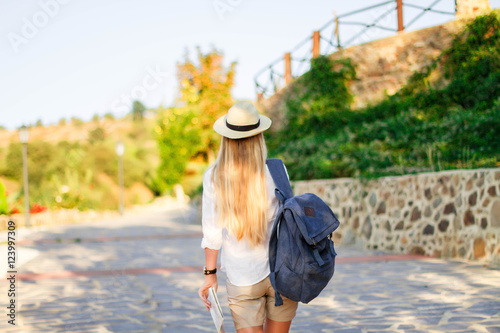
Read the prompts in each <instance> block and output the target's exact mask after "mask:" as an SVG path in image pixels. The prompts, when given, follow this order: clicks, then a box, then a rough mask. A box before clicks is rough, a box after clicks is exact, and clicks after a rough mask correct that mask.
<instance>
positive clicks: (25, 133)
mask: <svg viewBox="0 0 500 333" xmlns="http://www.w3.org/2000/svg"><path fill="white" fill-rule="evenodd" d="M28 137H29V128H28V127H26V126H21V128H19V141H21V143H22V148H23V182H24V220H25V225H26V228H29V227H30V196H29V186H28Z"/></svg>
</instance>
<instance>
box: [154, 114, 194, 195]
mask: <svg viewBox="0 0 500 333" xmlns="http://www.w3.org/2000/svg"><path fill="white" fill-rule="evenodd" d="M159 111H160V112H159V117H158V120H157V126H156V128H155V135H156V139H157V142H158V146H159V149H160V159H161V163H160V166H159V168H158V172H157V174H158V177H159V179H161V180H162V182H163V183H164V184H165V185H166V186H167V187H169V188H170V187H172V186H173V185H174V184H177V183H178V182H179V181H180V180H181V178H182V176H183V175H184V171H185V169H186V165H187V163H188V161H189V159H190V158H191V157H192V156H193V155H194V153H196V152H197V151H199V149H200V147H201V140H200V139H201V131H200V128H199V126H198V123H199V120H198V116H197V114H196V112H193V111H192V110H191V109H189V107H184V108H169V109H160V110H159ZM149 183H150V184H151V186H152V187H153V188H161V187H162V186H161V185H158V184H157V179H155V178H154V177H153V176H150V177H149Z"/></svg>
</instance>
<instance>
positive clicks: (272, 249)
mask: <svg viewBox="0 0 500 333" xmlns="http://www.w3.org/2000/svg"><path fill="white" fill-rule="evenodd" d="M266 164H267V166H268V167H269V172H270V173H271V176H272V177H273V180H274V184H275V185H276V189H275V190H274V193H275V195H276V197H277V198H278V199H279V200H280V201H281V202H282V203H284V202H285V200H286V199H288V198H291V197H293V190H292V186H291V185H290V181H289V180H288V175H287V173H286V169H285V164H283V161H282V160H280V159H278V158H269V159H267V161H266ZM282 218H283V212H281V214H280V216H279V217H278V218H277V219H276V221H275V223H274V226H273V230H272V233H271V239H270V241H269V264H270V267H271V273H270V275H269V278H270V280H271V285H272V286H273V288H274V298H275V303H274V305H275V306H280V305H283V298H282V297H281V295H280V293H279V292H278V291H277V288H276V272H275V271H274V269H275V268H276V267H275V266H276V251H277V245H278V232H279V230H278V229H279V227H280V223H279V221H281V220H282Z"/></svg>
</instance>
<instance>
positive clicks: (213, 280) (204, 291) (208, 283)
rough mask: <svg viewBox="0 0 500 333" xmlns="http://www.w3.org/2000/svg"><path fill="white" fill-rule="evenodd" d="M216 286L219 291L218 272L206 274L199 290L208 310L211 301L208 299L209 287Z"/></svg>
mask: <svg viewBox="0 0 500 333" xmlns="http://www.w3.org/2000/svg"><path fill="white" fill-rule="evenodd" d="M210 287H212V288H214V289H215V291H217V287H218V285H217V274H210V275H205V283H204V284H203V286H201V288H200V289H199V290H198V295H199V296H200V298H201V300H202V301H203V303H205V307H206V308H207V310H210V306H211V304H210V302H209V301H208V288H210Z"/></svg>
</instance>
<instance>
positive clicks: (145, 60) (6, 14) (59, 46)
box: [0, 0, 500, 129]
mask: <svg viewBox="0 0 500 333" xmlns="http://www.w3.org/2000/svg"><path fill="white" fill-rule="evenodd" d="M381 2H384V1H373V0H372V1H369V0H353V1H331V0H330V1H327V0H307V1H306V0H302V1H298V0H288V1H278V0H182V1H181V0H176V1H174V0H85V1H83V0H37V1H32V0H23V1H19V0H0V125H1V126H4V127H6V128H8V129H15V128H18V127H20V126H21V125H23V124H25V125H28V124H34V123H35V122H36V121H37V120H41V121H42V123H43V124H44V125H48V124H54V123H57V122H58V121H59V120H60V119H61V118H66V119H70V118H71V117H77V118H80V119H82V120H85V121H87V120H90V119H91V118H92V116H93V115H95V114H98V115H100V116H103V115H104V114H105V113H108V112H111V113H113V114H114V115H115V116H117V117H121V116H123V115H125V114H126V113H127V112H129V111H130V108H131V102H132V101H133V100H134V99H139V100H141V101H142V102H143V103H144V104H145V105H146V107H148V108H156V107H158V106H160V105H163V106H171V105H173V103H174V101H175V98H176V96H177V95H178V90H177V79H176V63H178V62H181V61H182V60H183V59H184V57H185V55H186V54H188V55H189V56H190V58H191V59H193V60H195V56H196V47H200V48H201V50H202V51H203V52H204V53H206V52H209V51H210V50H211V49H212V48H213V47H215V48H216V49H217V50H219V51H221V52H222V53H223V54H224V58H225V63H226V65H229V63H230V62H232V61H236V62H237V67H236V79H235V86H234V88H233V96H234V98H235V99H249V100H255V98H256V93H255V83H254V76H255V75H256V74H257V73H258V72H259V71H260V70H261V69H262V68H264V67H266V66H267V65H269V64H270V63H271V62H272V61H274V60H275V59H277V58H279V57H282V56H283V54H284V53H285V52H288V51H290V50H291V49H293V48H294V47H295V46H296V45H297V44H298V43H299V42H301V41H302V40H304V39H305V38H307V37H308V36H311V35H312V32H313V31H314V30H318V29H319V28H320V27H322V26H323V25H324V24H325V23H327V22H328V21H330V20H331V19H332V18H333V15H334V14H333V11H335V12H336V13H337V14H338V15H341V14H344V13H347V12H351V11H354V10H357V9H360V8H364V7H367V6H371V5H374V4H378V3H381ZM432 2H434V1H433V0H413V1H405V3H411V4H415V5H420V6H427V5H429V4H431V3H432ZM454 3H455V2H454V0H441V2H440V3H439V4H438V5H437V6H436V7H435V8H437V9H440V10H443V11H448V12H450V11H451V12H453V11H454ZM490 4H491V7H493V8H498V7H500V0H490ZM390 6H391V4H388V5H385V6H382V7H377V8H375V9H373V10H371V11H368V12H364V13H362V14H358V15H354V16H352V17H349V20H353V21H363V22H368V21H373V20H374V19H375V18H376V17H378V16H379V15H380V14H381V13H383V12H384V11H385V10H387V8H389V7H390ZM418 13H419V11H418V10H416V9H412V8H406V7H405V11H404V21H405V22H409V21H410V20H411V19H412V18H413V17H415V16H416V15H417V14H418ZM453 18H454V17H453V16H451V15H443V14H435V13H427V14H425V15H424V16H422V17H421V18H420V19H419V20H418V21H416V22H415V23H414V24H413V25H412V26H411V27H409V29H408V30H416V29H420V28H423V27H428V26H433V25H437V24H441V23H444V22H447V21H450V20H452V19H453ZM346 21H347V19H346ZM396 22H397V20H396V17H395V15H389V16H387V17H386V18H384V19H383V20H381V21H380V22H379V23H381V24H383V25H384V26H391V27H395V26H396ZM359 29H361V27H357V26H352V25H347V24H346V25H341V39H344V40H346V39H348V37H349V36H351V35H353V34H355V33H356V31H358V30H359ZM329 34H330V32H329V31H326V30H325V36H324V37H325V38H328V36H327V35H329ZM391 34H394V33H392V32H387V31H385V30H381V29H374V30H371V31H370V32H369V33H368V34H367V35H366V36H365V37H362V38H361V39H359V40H357V41H356V42H357V43H361V42H366V41H368V40H374V39H379V38H383V37H385V36H388V35H391ZM321 43H322V50H323V51H326V47H327V44H326V43H325V42H323V41H322V42H321ZM307 47H310V46H309V44H307V45H306V46H304V48H307ZM305 51H306V52H308V51H309V50H307V49H306V50H305ZM301 52H302V51H301ZM292 70H294V69H292Z"/></svg>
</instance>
